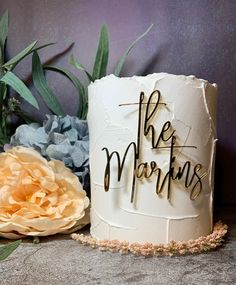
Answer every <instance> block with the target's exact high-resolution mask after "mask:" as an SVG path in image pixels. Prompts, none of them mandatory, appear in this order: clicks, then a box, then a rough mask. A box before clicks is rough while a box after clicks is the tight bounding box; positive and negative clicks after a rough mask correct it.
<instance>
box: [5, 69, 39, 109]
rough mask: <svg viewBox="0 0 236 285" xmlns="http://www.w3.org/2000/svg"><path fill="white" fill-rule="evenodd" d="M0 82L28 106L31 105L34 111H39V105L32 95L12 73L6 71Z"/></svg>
mask: <svg viewBox="0 0 236 285" xmlns="http://www.w3.org/2000/svg"><path fill="white" fill-rule="evenodd" d="M0 81H2V82H4V83H5V84H7V85H9V86H11V87H12V88H13V89H14V90H15V91H16V92H17V93H18V94H19V95H20V96H21V97H22V98H24V99H25V101H27V102H28V103H29V104H31V105H32V106H33V107H35V108H36V109H39V105H38V103H37V101H36V99H35V98H34V96H33V95H32V93H31V91H30V90H29V88H28V87H27V86H26V85H25V83H24V82H23V81H21V79H20V78H18V77H17V76H16V75H15V74H14V73H12V72H11V71H8V72H7V73H6V74H5V75H4V76H3V77H2V78H1V79H0Z"/></svg>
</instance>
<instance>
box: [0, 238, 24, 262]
mask: <svg viewBox="0 0 236 285" xmlns="http://www.w3.org/2000/svg"><path fill="white" fill-rule="evenodd" d="M20 244H21V240H20V239H19V240H16V241H14V242H11V243H9V244H7V245H3V246H1V247H0V260H4V259H6V258H7V257H8V256H9V255H10V254H11V253H12V252H13V251H14V250H15V249H16V248H17V247H18V246H19V245H20Z"/></svg>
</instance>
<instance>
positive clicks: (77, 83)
mask: <svg viewBox="0 0 236 285" xmlns="http://www.w3.org/2000/svg"><path fill="white" fill-rule="evenodd" d="M43 68H44V69H46V70H51V71H54V72H58V73H60V74H62V75H64V76H66V77H67V78H68V79H69V80H70V81H71V82H72V84H73V85H74V86H75V88H76V89H77V91H78V93H79V96H80V106H79V108H78V112H77V116H78V117H79V118H80V119H83V117H82V116H83V113H84V110H83V106H84V103H85V102H86V101H88V100H87V98H86V92H85V88H84V86H83V84H82V83H81V82H80V80H79V79H78V78H77V77H76V76H75V75H74V74H73V73H71V72H70V71H68V70H67V69H65V68H59V67H54V66H47V65H46V66H43Z"/></svg>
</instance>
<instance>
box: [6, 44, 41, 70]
mask: <svg viewBox="0 0 236 285" xmlns="http://www.w3.org/2000/svg"><path fill="white" fill-rule="evenodd" d="M36 44H37V41H34V42H32V43H31V44H30V45H29V46H27V47H26V48H25V49H23V50H22V51H21V52H19V53H18V54H17V55H16V56H14V57H13V58H12V59H10V60H9V61H8V62H6V63H5V64H4V65H3V67H4V68H6V70H12V69H13V68H14V67H15V66H16V65H17V63H18V62H19V61H21V60H22V59H23V58H24V57H26V56H27V55H28V54H29V53H30V52H31V51H32V50H33V48H34V47H35V45H36Z"/></svg>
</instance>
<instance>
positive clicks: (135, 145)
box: [102, 90, 207, 203]
mask: <svg viewBox="0 0 236 285" xmlns="http://www.w3.org/2000/svg"><path fill="white" fill-rule="evenodd" d="M160 99H161V93H160V91H159V90H155V91H153V92H152V93H151V95H150V96H149V98H148V101H147V102H144V101H145V100H144V92H141V93H140V97H139V103H128V104H121V105H119V106H120V107H122V106H129V105H136V104H138V105H139V111H138V130H137V140H136V142H134V141H132V142H130V143H129V144H128V146H127V148H126V150H125V152H124V154H123V156H122V157H121V155H120V154H119V153H118V152H117V151H112V152H111V153H110V152H109V150H108V148H106V147H104V148H102V150H103V151H105V153H106V158H107V162H106V166H105V174H104V190H105V191H109V187H110V177H111V171H110V170H111V169H110V168H111V160H112V159H113V158H114V157H116V159H117V174H114V175H117V180H118V181H120V180H121V177H122V173H123V169H124V165H125V162H126V158H127V155H128V154H129V153H130V152H131V153H132V154H133V169H132V175H133V180H132V191H131V199H130V202H131V203H133V201H134V196H135V185H136V180H137V179H142V178H146V179H149V178H151V177H152V176H153V174H154V173H155V174H156V175H157V178H156V194H157V195H160V194H161V193H162V192H163V190H164V187H165V186H166V185H167V199H168V200H169V201H170V199H171V189H172V188H171V183H172V181H174V180H184V187H185V188H186V189H188V188H190V199H191V200H195V199H196V198H197V197H198V196H199V195H200V193H201V192H202V179H203V178H204V177H205V176H206V175H207V173H206V172H203V173H201V170H202V168H203V167H202V165H201V164H200V163H197V164H196V165H195V166H194V167H193V169H192V166H191V162H190V161H189V160H187V161H185V163H184V164H183V166H182V167H178V169H177V170H176V169H175V166H174V162H175V161H176V156H175V155H174V150H175V149H177V148H195V149H197V147H196V146H193V145H177V144H176V136H175V132H176V130H175V129H173V127H172V125H171V122H170V121H166V122H165V123H164V124H163V126H162V129H161V132H160V134H159V136H158V137H157V134H156V129H155V127H154V126H153V125H152V123H151V121H152V120H153V117H154V115H155V114H156V112H157V111H158V109H159V107H160V106H161V105H166V103H164V102H160ZM143 105H144V106H145V108H144V110H142V109H143V108H142V106H143ZM143 116H144V117H143ZM142 117H143V118H144V120H143V124H142ZM142 125H143V126H142ZM142 135H144V137H147V136H149V137H150V138H151V149H153V150H154V151H161V149H169V150H170V152H169V167H168V168H169V170H168V172H167V173H166V174H165V175H164V177H163V178H162V176H163V173H162V170H161V169H160V168H159V167H158V164H157V162H156V161H151V162H150V163H148V162H140V161H139V159H140V139H141V136H142ZM161 142H163V143H165V144H168V145H165V146H160V143H161Z"/></svg>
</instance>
